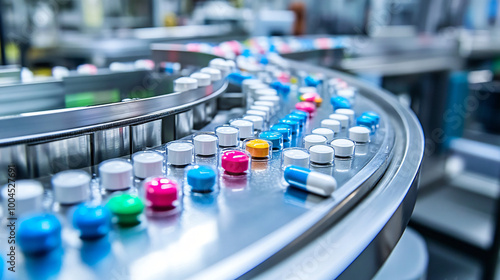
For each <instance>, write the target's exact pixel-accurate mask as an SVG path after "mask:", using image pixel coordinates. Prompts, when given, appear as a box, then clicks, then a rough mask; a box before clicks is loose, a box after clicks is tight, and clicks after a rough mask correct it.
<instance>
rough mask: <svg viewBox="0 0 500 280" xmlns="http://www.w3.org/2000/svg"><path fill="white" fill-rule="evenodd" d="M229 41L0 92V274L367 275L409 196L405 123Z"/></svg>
mask: <svg viewBox="0 0 500 280" xmlns="http://www.w3.org/2000/svg"><path fill="white" fill-rule="evenodd" d="M319 43H320V44H319V46H320V48H316V49H313V50H309V51H313V52H314V51H321V53H322V54H325V55H326V54H328V52H325V50H328V49H332V50H333V49H335V46H334V45H332V44H326V43H328V41H324V40H323V41H321V40H320V41H319ZM230 46H234V48H231V47H230V48H227V49H225V50H224V52H225V54H227V52H232V53H233V54H232V57H233V58H234V59H231V60H226V59H224V58H221V57H220V56H217V55H214V54H211V53H210V52H212V51H207V49H206V48H199V47H195V48H193V45H191V46H190V47H189V48H190V49H189V50H187V48H186V46H179V45H177V46H176V45H168V44H154V45H153V46H152V61H139V62H136V63H135V64H126V63H122V64H119V65H117V64H115V65H114V66H113V67H112V68H113V69H111V68H110V69H97V68H95V67H92V66H90V65H86V66H82V67H81V68H80V69H79V71H69V72H66V71H62V70H61V71H62V72H63V73H62V75H60V76H59V77H57V78H52V79H49V80H42V81H39V80H36V81H32V82H30V83H19V84H8V85H5V86H2V87H0V98H1V99H2V100H3V101H4V102H3V104H8V108H7V109H9V110H11V111H10V112H12V113H11V114H10V115H9V116H5V117H2V118H0V127H2V129H1V130H0V155H1V156H0V166H1V170H0V174H1V175H0V178H1V180H2V181H1V182H2V184H6V185H5V186H3V187H2V191H1V198H2V205H3V208H2V213H3V214H2V223H7V225H9V222H12V221H15V226H13V227H14V229H15V230H13V231H11V230H8V227H7V226H3V227H2V230H1V232H0V234H1V235H2V238H1V240H11V239H14V240H16V242H15V243H14V244H7V241H6V242H5V244H2V246H1V247H0V248H1V252H2V254H1V256H0V258H2V264H3V266H4V267H3V277H4V279H48V278H51V279H54V278H55V279H68V278H71V279H165V278H168V279H235V278H239V277H240V278H243V279H248V278H256V277H257V278H261V279H313V278H314V279H332V278H337V277H338V278H339V279H364V278H370V277H372V276H373V275H375V273H376V272H377V271H378V269H379V268H380V267H381V266H382V264H383V263H384V261H385V260H386V258H387V257H388V255H389V254H390V252H391V251H392V249H393V248H394V246H395V245H396V244H397V242H398V240H399V238H400V237H401V235H402V233H403V231H404V229H405V228H406V225H407V223H408V221H409V219H410V216H411V213H412V211H413V207H414V204H415V200H416V193H417V186H418V173H419V167H420V163H421V160H422V156H423V147H424V143H423V133H422V129H421V127H420V124H419V122H418V120H417V118H416V117H415V115H414V114H413V113H412V112H411V111H410V110H409V109H408V108H406V107H403V106H402V105H400V104H399V102H398V101H397V100H396V99H395V98H394V97H393V96H392V95H391V94H389V93H388V92H385V91H384V90H381V89H379V88H377V87H374V86H371V85H369V84H367V83H364V82H362V81H360V80H358V79H356V78H354V77H352V76H348V75H345V74H342V73H340V72H338V71H334V70H330V69H326V68H322V67H318V66H314V65H309V64H306V63H303V62H297V61H294V60H290V59H285V58H282V57H281V56H280V55H279V54H278V53H277V51H271V52H270V53H266V54H264V52H262V53H260V52H259V49H258V48H257V51H254V50H255V49H256V48H253V49H252V51H241V49H239V48H238V47H237V46H238V45H237V44H236V45H235V43H234V42H233V43H231V44H230ZM319 49H321V50H319ZM219 51H220V50H219ZM288 52H289V53H293V52H294V50H293V49H292V50H290V49H288ZM30 104H31V105H30ZM4 106H5V105H4ZM30 106H31V107H30ZM9 199H10V200H9ZM11 246H14V247H15V248H14V250H12V247H11ZM12 252H14V254H15V257H12V254H13V253H12ZM12 260H13V262H9V261H12ZM11 267H15V272H12V271H11V270H10V268H11Z"/></svg>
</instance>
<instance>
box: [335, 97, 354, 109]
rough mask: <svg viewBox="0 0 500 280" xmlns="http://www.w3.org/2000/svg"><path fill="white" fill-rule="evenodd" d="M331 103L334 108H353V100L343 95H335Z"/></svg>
mask: <svg viewBox="0 0 500 280" xmlns="http://www.w3.org/2000/svg"><path fill="white" fill-rule="evenodd" d="M330 103H331V104H332V106H333V110H337V109H351V102H349V99H347V98H345V97H342V96H334V97H332V98H331V99H330Z"/></svg>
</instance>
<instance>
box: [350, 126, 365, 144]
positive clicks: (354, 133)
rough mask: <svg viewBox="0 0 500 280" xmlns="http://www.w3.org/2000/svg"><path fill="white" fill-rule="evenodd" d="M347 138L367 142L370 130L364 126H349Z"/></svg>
mask: <svg viewBox="0 0 500 280" xmlns="http://www.w3.org/2000/svg"><path fill="white" fill-rule="evenodd" d="M349 139H351V140H352V141H354V142H369V141H370V130H369V129H368V128H367V127H364V126H353V127H351V128H349Z"/></svg>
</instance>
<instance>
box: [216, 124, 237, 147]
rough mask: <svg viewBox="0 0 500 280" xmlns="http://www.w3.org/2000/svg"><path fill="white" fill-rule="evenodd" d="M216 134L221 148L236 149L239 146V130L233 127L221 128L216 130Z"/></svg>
mask: <svg viewBox="0 0 500 280" xmlns="http://www.w3.org/2000/svg"><path fill="white" fill-rule="evenodd" d="M215 134H216V135H217V137H219V146H221V147H235V146H237V145H238V140H239V138H240V137H239V129H238V128H236V127H233V126H219V127H218V128H216V129H215Z"/></svg>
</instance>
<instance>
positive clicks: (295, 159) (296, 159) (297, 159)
mask: <svg viewBox="0 0 500 280" xmlns="http://www.w3.org/2000/svg"><path fill="white" fill-rule="evenodd" d="M309 158H310V155H309V153H307V152H306V151H304V150H301V149H288V150H286V151H283V166H288V165H297V166H301V167H305V168H307V167H309Z"/></svg>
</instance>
